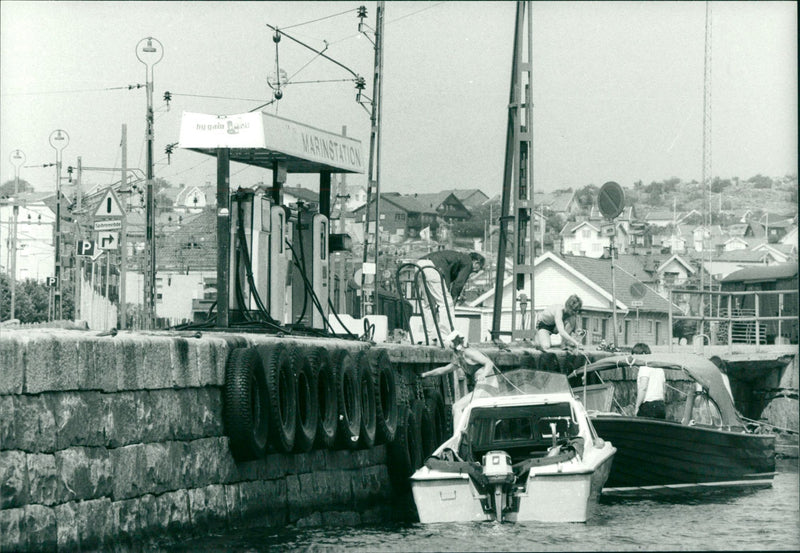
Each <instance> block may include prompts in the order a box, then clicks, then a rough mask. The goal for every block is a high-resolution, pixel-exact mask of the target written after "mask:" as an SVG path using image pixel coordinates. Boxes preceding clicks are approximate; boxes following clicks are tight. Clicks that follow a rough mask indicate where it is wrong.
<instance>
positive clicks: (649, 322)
mask: <svg viewBox="0 0 800 553" xmlns="http://www.w3.org/2000/svg"><path fill="white" fill-rule="evenodd" d="M647 332H648V334H653V319H648V320H647Z"/></svg>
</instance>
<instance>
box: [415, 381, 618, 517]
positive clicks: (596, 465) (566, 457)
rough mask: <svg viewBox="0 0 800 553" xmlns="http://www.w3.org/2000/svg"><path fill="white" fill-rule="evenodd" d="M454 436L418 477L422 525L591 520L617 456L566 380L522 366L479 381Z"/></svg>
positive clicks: (416, 481) (418, 508)
mask: <svg viewBox="0 0 800 553" xmlns="http://www.w3.org/2000/svg"><path fill="white" fill-rule="evenodd" d="M466 397H467V398H469V399H468V400H467V401H468V404H467V405H466V406H465V407H464V409H463V412H462V413H461V414H460V416H458V415H457V419H456V424H455V433H454V434H453V436H452V437H451V438H449V439H448V440H447V441H445V442H444V443H443V444H442V445H441V446H439V448H438V449H436V451H434V453H433V454H432V455H431V456H430V457H429V458H428V459H427V460H426V461H425V464H424V466H423V467H422V468H420V469H419V470H417V471H416V472H415V473H414V474H413V475H412V476H411V488H412V493H413V496H414V502H415V503H416V506H417V512H418V513H419V519H420V522H423V523H432V522H469V521H491V520H494V521H497V522H503V521H507V522H517V521H547V522H584V521H586V518H587V516H588V512H589V508H590V505H591V504H592V503H593V502H596V500H597V498H598V497H599V495H600V490H601V489H602V487H603V484H604V483H605V481H606V478H608V474H609V470H610V468H611V462H612V459H613V457H614V452H615V451H616V450H615V449H614V447H613V446H612V445H611V443H609V442H608V441H606V440H603V439H602V438H599V437H598V435H597V433H596V432H595V430H594V428H593V427H592V423H591V422H590V421H589V418H588V416H587V414H586V411H585V410H584V408H583V406H582V405H581V403H580V402H579V401H577V399H576V398H575V397H574V396H573V394H572V392H571V391H570V388H569V384H568V382H567V379H566V377H565V376H564V375H561V374H555V373H547V372H543V371H533V370H526V369H515V370H513V371H509V372H507V373H503V374H500V375H496V376H494V377H491V378H489V379H487V380H486V381H485V383H482V384H479V385H478V386H477V387H476V389H475V391H474V392H472V394H471V395H470V396H466Z"/></svg>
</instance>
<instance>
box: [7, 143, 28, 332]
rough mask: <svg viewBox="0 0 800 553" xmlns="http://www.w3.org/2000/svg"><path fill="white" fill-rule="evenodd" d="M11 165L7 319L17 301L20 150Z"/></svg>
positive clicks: (21, 153)
mask: <svg viewBox="0 0 800 553" xmlns="http://www.w3.org/2000/svg"><path fill="white" fill-rule="evenodd" d="M10 159H11V165H13V166H14V206H13V207H12V208H11V211H12V215H11V231H10V232H9V233H8V234H9V238H10V239H11V240H10V242H11V243H10V244H9V246H10V247H9V249H10V250H11V263H10V264H9V265H10V269H11V279H10V280H11V283H10V284H11V309H10V310H9V317H8V318H9V319H13V318H15V309H16V299H17V216H18V215H19V198H18V196H19V168H20V167H22V165H23V164H24V163H25V154H24V153H23V152H22V150H14V151H13V152H11V157H10Z"/></svg>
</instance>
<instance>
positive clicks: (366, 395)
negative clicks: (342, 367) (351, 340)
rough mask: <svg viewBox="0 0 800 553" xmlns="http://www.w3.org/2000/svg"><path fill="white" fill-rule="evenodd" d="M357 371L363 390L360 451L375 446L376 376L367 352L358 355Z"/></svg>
mask: <svg viewBox="0 0 800 553" xmlns="http://www.w3.org/2000/svg"><path fill="white" fill-rule="evenodd" d="M356 371H357V372H358V381H359V383H360V388H361V428H360V430H359V436H358V447H359V449H370V448H372V447H373V446H374V445H375V434H376V430H377V429H376V417H375V410H376V409H375V403H376V402H375V375H374V374H373V372H372V367H371V366H370V362H369V358H368V357H367V352H366V351H365V350H362V351H361V352H359V353H358V354H357V355H356Z"/></svg>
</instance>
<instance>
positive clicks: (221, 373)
mask: <svg viewBox="0 0 800 553" xmlns="http://www.w3.org/2000/svg"><path fill="white" fill-rule="evenodd" d="M211 344H212V349H213V350H214V352H215V358H216V361H217V366H216V375H215V379H214V381H213V382H210V383H209V384H211V385H212V386H224V385H225V365H226V363H227V362H228V355H229V354H230V352H231V349H232V346H231V345H230V344H229V343H228V342H226V341H225V340H211Z"/></svg>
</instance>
